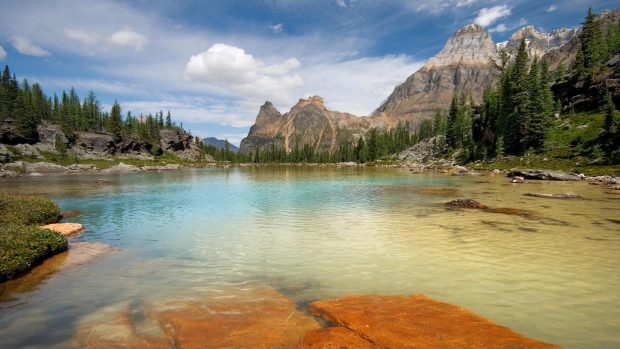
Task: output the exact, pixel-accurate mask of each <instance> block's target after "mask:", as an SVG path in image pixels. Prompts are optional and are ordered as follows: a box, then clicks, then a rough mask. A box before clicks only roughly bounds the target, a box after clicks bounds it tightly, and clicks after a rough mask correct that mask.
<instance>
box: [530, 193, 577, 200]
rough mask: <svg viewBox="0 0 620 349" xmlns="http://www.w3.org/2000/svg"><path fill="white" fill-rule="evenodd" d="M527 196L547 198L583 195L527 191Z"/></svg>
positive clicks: (572, 197)
mask: <svg viewBox="0 0 620 349" xmlns="http://www.w3.org/2000/svg"><path fill="white" fill-rule="evenodd" d="M523 195H525V196H531V197H535V198H547V199H581V195H579V194H574V193H565V194H544V193H525V194H523Z"/></svg>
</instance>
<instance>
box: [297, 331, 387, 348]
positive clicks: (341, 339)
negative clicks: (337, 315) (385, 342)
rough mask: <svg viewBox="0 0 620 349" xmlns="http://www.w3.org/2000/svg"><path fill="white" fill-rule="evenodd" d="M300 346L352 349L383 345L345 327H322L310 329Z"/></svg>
mask: <svg viewBox="0 0 620 349" xmlns="http://www.w3.org/2000/svg"><path fill="white" fill-rule="evenodd" d="M299 347H300V348H304V349H306V348H316V349H325V348H351V349H375V348H376V349H378V348H383V347H382V346H379V345H376V344H374V343H372V342H370V341H368V340H366V339H364V338H362V337H361V336H359V335H358V334H356V333H355V332H353V331H351V330H349V329H346V328H344V327H330V328H321V329H317V330H313V331H308V332H307V333H306V335H305V336H304V340H303V342H302V343H301V345H300V346H299Z"/></svg>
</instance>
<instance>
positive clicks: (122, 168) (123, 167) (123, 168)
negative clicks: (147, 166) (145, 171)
mask: <svg viewBox="0 0 620 349" xmlns="http://www.w3.org/2000/svg"><path fill="white" fill-rule="evenodd" d="M139 171H140V168H139V167H136V166H134V165H128V164H125V163H123V162H120V163H119V164H118V165H116V166H112V167H110V168H108V169H106V170H104V172H113V173H121V172H139Z"/></svg>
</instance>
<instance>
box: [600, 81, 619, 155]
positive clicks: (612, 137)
mask: <svg viewBox="0 0 620 349" xmlns="http://www.w3.org/2000/svg"><path fill="white" fill-rule="evenodd" d="M604 111H605V122H604V124H603V131H602V132H601V136H600V139H601V141H600V143H601V145H602V148H603V150H604V151H605V155H606V156H607V158H608V159H609V158H611V153H612V152H613V151H614V150H618V147H619V146H620V139H618V138H619V137H620V132H619V131H618V130H614V126H615V125H614V124H615V122H614V113H615V111H616V106H615V105H614V102H613V99H612V97H611V93H609V91H607V93H606V94H605V106H604Z"/></svg>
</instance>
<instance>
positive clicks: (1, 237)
mask: <svg viewBox="0 0 620 349" xmlns="http://www.w3.org/2000/svg"><path fill="white" fill-rule="evenodd" d="M59 217H60V209H59V208H58V205H56V204H55V203H54V202H53V201H51V200H48V199H45V198H41V197H26V196H13V195H7V194H0V282H2V281H5V280H8V279H12V278H15V277H17V276H19V275H21V274H23V273H25V272H27V271H29V270H30V269H32V268H33V267H34V266H35V265H37V264H38V263H40V262H42V261H43V260H44V259H46V258H47V257H50V256H52V255H54V254H57V253H60V252H62V251H65V250H66V249H67V239H66V238H65V237H64V236H63V235H62V234H59V233H56V232H54V231H51V230H49V229H42V228H40V227H38V226H37V225H39V224H48V223H54V222H57V221H58V219H59Z"/></svg>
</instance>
